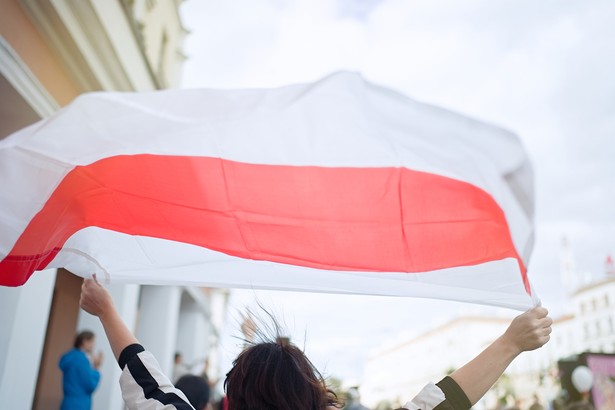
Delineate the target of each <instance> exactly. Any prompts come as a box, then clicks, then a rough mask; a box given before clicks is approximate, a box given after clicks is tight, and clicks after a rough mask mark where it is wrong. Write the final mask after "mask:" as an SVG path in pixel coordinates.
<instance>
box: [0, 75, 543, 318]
mask: <svg viewBox="0 0 615 410" xmlns="http://www.w3.org/2000/svg"><path fill="white" fill-rule="evenodd" d="M531 185H532V181H531V170H530V167H529V164H528V160H527V158H526V155H525V153H524V151H523V148H522V146H521V144H520V142H519V141H518V139H517V138H516V137H515V136H514V135H512V134H511V133H509V132H507V131H504V130H502V129H499V128H496V127H493V126H491V125H487V124H484V123H481V122H478V121H475V120H472V119H469V118H467V117H464V116H461V115H459V114H455V113H452V112H449V111H446V110H443V109H440V108H436V107H433V106H430V105H426V104H423V103H419V102H416V101H413V100H411V99H409V98H407V97H404V96H402V95H399V94H397V93H395V92H393V91H391V90H388V89H385V88H381V87H378V86H374V85H372V84H370V83H368V82H366V81H364V80H363V79H362V78H361V77H360V76H359V75H357V74H352V73H338V74H334V75H331V76H329V77H327V78H325V79H323V80H321V81H319V82H316V83H314V84H307V85H306V84H304V85H293V86H287V87H282V88H277V89H267V90H165V91H156V92H147V93H110V92H105V93H91V94H86V95H83V96H81V97H79V98H78V99H76V100H75V101H74V102H73V103H72V104H70V105H69V106H68V107H66V108H64V109H62V110H61V111H60V112H58V113H57V114H56V115H54V116H52V117H51V118H47V119H45V120H43V121H40V122H39V123H36V124H34V125H32V126H30V127H27V128H25V129H23V130H21V131H19V132H17V133H15V134H13V135H11V136H9V137H8V138H6V139H4V140H2V141H0V186H1V187H2V189H1V190H0V232H2V235H1V236H0V284H1V285H5V286H18V285H21V284H23V283H25V282H26V281H27V279H28V277H29V276H30V275H31V274H32V273H33V272H34V271H37V270H42V269H45V268H51V267H65V268H67V269H69V270H70V271H72V272H74V273H76V274H78V275H81V276H84V277H88V276H90V275H91V274H92V273H96V274H97V277H98V278H99V279H101V280H103V281H106V282H118V283H119V282H136V283H144V284H191V285H206V286H222V287H251V288H270V289H293V290H310V291H318V292H341V293H361V294H381V295H408V296H419V297H430V298H441V299H452V300H461V301H468V302H476V303H484V304H490V305H499V306H508V307H514V308H519V309H524V308H528V307H530V306H532V304H533V301H535V300H537V298H536V297H535V295H534V294H533V291H532V288H531V286H530V283H529V281H528V277H527V273H526V267H527V263H528V258H529V255H530V251H531V241H532V229H533V228H532V221H531V219H532V217H531V213H532V206H533V205H532V186H531Z"/></svg>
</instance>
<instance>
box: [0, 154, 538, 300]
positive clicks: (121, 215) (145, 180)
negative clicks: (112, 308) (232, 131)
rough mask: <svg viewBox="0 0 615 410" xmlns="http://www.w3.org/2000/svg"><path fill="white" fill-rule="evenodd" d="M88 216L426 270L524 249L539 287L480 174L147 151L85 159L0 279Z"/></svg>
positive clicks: (284, 255) (34, 261)
mask: <svg viewBox="0 0 615 410" xmlns="http://www.w3.org/2000/svg"><path fill="white" fill-rule="evenodd" d="M88 226H97V227H100V228H104V229H109V230H114V231H118V232H123V233H125V234H130V235H141V236H150V237H156V238H163V239H169V240H173V241H179V242H185V243H190V244H194V245H198V246H202V247H205V248H209V249H212V250H216V251H220V252H223V253H225V254H228V255H233V256H237V257H241V258H246V259H256V260H268V261H273V262H279V263H285V264H291V265H299V266H305V267H312V268H319V269H330V270H350V271H373V272H425V271H431V270H436V269H442V268H449V267H455V266H469V265H475V264H479V263H483V262H488V261H492V260H499V259H503V258H506V257H513V258H516V259H517V260H518V261H519V266H520V268H521V272H522V275H523V281H524V283H525V284H526V289H527V290H528V293H529V285H528V282H527V277H526V275H525V267H524V266H523V262H522V261H521V259H520V258H519V256H518V254H517V252H516V250H515V248H514V245H513V243H512V240H511V237H510V232H509V230H508V225H507V222H506V219H505V217H504V213H503V212H502V210H501V209H500V207H499V206H498V205H497V203H496V202H495V201H494V200H493V198H492V197H491V196H490V195H489V194H487V193H486V192H485V191H483V190H482V189H479V188H477V187H475V186H473V185H471V184H468V183H465V182H460V181H458V180H454V179H451V178H446V177H443V176H439V175H434V174H430V173H425V172H418V171H412V170H409V169H406V168H324V167H316V166H287V165H254V164H246V163H240V162H235V161H228V160H224V159H219V158H208V157H185V156H158V155H145V154H144V155H134V156H116V157H110V158H106V159H103V160H100V161H98V162H96V163H93V164H90V165H87V166H78V167H76V168H74V169H73V170H72V171H71V172H70V173H69V174H68V175H67V176H66V177H65V178H64V180H63V181H62V182H61V183H60V185H59V186H58V187H57V189H56V190H55V191H54V192H53V194H52V195H51V197H50V198H49V200H48V201H47V203H46V204H45V206H44V207H43V209H42V210H41V211H40V212H39V213H38V214H37V215H36V216H35V217H34V218H33V219H32V221H31V222H30V224H29V225H28V226H27V228H26V229H25V231H24V232H23V234H22V235H21V236H20V237H19V239H18V240H17V242H16V244H15V246H14V247H13V249H12V250H11V252H10V254H9V255H8V256H7V257H6V258H5V259H4V260H3V261H2V262H0V284H2V285H9V286H16V285H21V284H23V283H25V281H26V280H27V279H28V278H29V277H30V275H31V274H32V273H33V272H34V271H35V270H41V269H44V268H45V267H46V266H47V265H48V264H49V263H50V262H51V260H52V259H53V257H54V256H55V255H56V254H57V252H59V250H60V249H61V248H62V246H63V245H64V243H65V242H66V240H67V239H68V238H69V237H70V236H71V235H72V234H74V233H75V232H77V231H78V230H80V229H82V228H85V227H88Z"/></svg>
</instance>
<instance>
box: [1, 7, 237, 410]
mask: <svg viewBox="0 0 615 410" xmlns="http://www.w3.org/2000/svg"><path fill="white" fill-rule="evenodd" d="M180 4H181V1H179V0H158V1H156V0H79V1H76V0H0V138H5V137H6V136H8V135H9V134H11V133H12V132H14V131H16V130H18V129H20V128H23V127H24V126H26V125H29V124H31V123H34V122H36V121H37V120H39V119H41V118H44V117H46V116H49V115H51V114H53V113H54V112H55V111H56V110H58V109H60V108H61V107H62V106H64V105H66V104H68V103H70V102H71V101H72V100H73V99H74V98H76V97H77V96H78V95H79V94H81V93H84V92H89V91H101V90H105V91H150V90H155V89H160V88H166V87H177V86H178V85H179V82H180V69H181V63H182V62H183V60H184V58H185V57H184V55H183V53H182V42H183V39H184V37H185V35H186V34H187V30H186V29H185V28H184V27H183V26H182V22H181V19H180V15H179V12H178V9H179V7H180ZM80 286H81V279H80V278H78V277H76V276H74V275H72V274H71V273H69V272H67V271H65V270H62V269H59V270H57V271H56V270H46V271H41V272H37V273H36V274H34V275H33V276H32V278H31V279H30V280H29V281H28V283H26V284H25V285H24V286H22V287H19V288H5V287H0V403H2V405H0V407H2V408H14V409H25V408H34V409H48V408H58V407H59V404H60V401H61V399H62V386H61V379H62V374H61V372H60V370H59V368H58V360H59V357H60V355H61V354H62V353H63V352H65V351H67V350H69V349H70V348H71V346H72V343H73V340H74V337H75V335H76V333H77V332H78V331H80V330H84V329H89V330H92V331H94V333H95V334H96V335H97V343H96V345H97V347H96V349H97V350H99V349H100V350H102V351H103V353H104V356H105V360H104V362H103V365H102V367H101V369H100V370H101V374H102V378H101V382H100V385H99V387H98V389H97V390H96V392H95V394H94V400H93V408H94V409H118V410H119V409H122V408H123V402H122V399H121V395H120V391H119V385H118V382H117V380H118V378H119V374H120V369H119V367H118V366H117V364H116V363H115V360H114V358H113V354H112V352H111V350H110V348H109V345H108V343H107V341H106V339H105V337H104V332H103V329H102V327H101V326H100V323H99V322H98V320H97V319H95V318H94V317H92V316H90V315H88V314H86V313H84V312H83V311H81V310H80V309H79V293H80ZM109 290H110V291H111V294H112V296H113V298H114V300H115V302H116V305H117V307H118V310H119V311H120V313H121V315H122V317H123V319H124V320H125V322H126V323H127V324H128V326H129V327H131V328H132V330H133V331H134V332H135V333H136V335H137V337H138V338H139V339H140V340H141V341H142V342H143V343H144V344H145V345H147V346H148V349H150V350H151V351H152V352H153V353H154V354H155V355H156V357H157V358H158V359H159V360H160V362H161V365H162V367H163V369H164V370H165V371H166V372H168V374H169V375H170V374H171V373H172V368H173V356H174V353H175V352H176V351H179V352H181V353H182V355H183V357H184V360H185V361H186V362H188V363H196V364H198V363H203V364H204V362H205V359H208V360H209V371H210V372H211V374H210V376H211V377H212V378H216V377H217V376H218V375H217V374H216V366H217V344H218V333H219V329H220V327H221V326H222V323H223V320H224V312H225V306H226V300H227V293H226V292H225V291H222V290H215V289H202V288H195V287H156V286H139V285H112V286H110V288H109ZM197 367H198V366H197Z"/></svg>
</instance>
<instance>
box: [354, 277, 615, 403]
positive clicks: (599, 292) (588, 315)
mask: <svg viewBox="0 0 615 410" xmlns="http://www.w3.org/2000/svg"><path fill="white" fill-rule="evenodd" d="M614 302H615V276H613V274H612V273H611V274H608V273H607V274H605V275H604V277H603V278H602V279H599V280H596V281H594V282H592V283H589V284H585V285H583V286H582V287H580V288H578V289H577V290H576V291H574V292H573V293H572V294H571V295H570V299H569V306H571V307H572V311H571V313H569V314H566V315H564V316H562V317H559V318H557V319H556V320H555V321H554V324H553V333H552V334H551V340H550V342H549V343H547V344H546V345H545V346H544V347H543V348H541V349H539V350H535V351H533V352H526V353H523V354H522V355H520V356H519V357H518V358H517V359H516V360H515V361H514V362H513V363H512V364H511V365H510V366H509V368H508V369H507V371H506V373H505V375H506V376H505V377H503V378H502V379H501V381H500V382H499V383H497V384H496V385H495V386H494V388H493V389H492V391H491V392H490V393H489V394H487V395H486V396H485V398H484V400H482V401H481V402H480V403H479V404H477V405H476V406H475V408H479V409H480V408H492V407H493V406H494V405H495V403H496V400H497V398H498V397H501V396H503V395H506V394H507V393H512V395H514V397H516V398H517V399H518V400H520V402H521V404H522V407H524V408H525V407H529V405H530V404H531V403H532V399H533V396H534V394H537V395H538V396H539V397H540V398H541V399H542V400H543V402H544V403H546V402H547V401H550V400H552V399H554V398H555V397H556V396H557V394H558V393H559V390H560V385H559V380H558V374H557V361H558V360H560V359H564V358H567V357H570V356H573V355H577V354H580V353H583V352H594V353H615V327H614V323H615V309H614V306H613V303H614ZM511 319H512V316H511V318H510V319H501V318H493V317H459V318H457V319H454V320H452V321H450V322H448V323H446V324H444V325H442V326H440V327H438V328H436V329H434V330H431V331H429V332H426V333H424V334H422V335H420V336H418V337H415V338H411V339H408V340H405V341H401V342H399V343H396V344H394V345H391V346H388V347H383V348H382V349H380V350H379V351H377V352H375V353H374V354H373V355H372V356H371V357H370V359H369V361H368V363H367V366H366V368H365V373H364V379H363V384H362V386H361V393H362V397H363V398H364V402H365V403H366V404H368V405H372V406H375V405H376V404H377V403H379V402H380V401H383V400H389V401H390V400H397V401H398V403H403V402H404V401H405V400H408V399H409V398H411V397H412V396H413V395H414V394H416V393H417V392H418V391H419V390H420V389H421V387H422V386H424V385H425V384H426V383H427V382H429V381H437V380H439V379H440V378H441V377H442V376H443V375H445V374H447V373H448V372H450V371H451V370H452V369H456V368H458V367H459V366H461V365H463V364H464V363H466V362H468V361H469V360H470V359H471V358H473V357H474V356H476V355H477V354H478V353H479V352H481V351H482V350H483V349H484V348H485V347H486V346H487V345H489V344H490V343H492V342H493V341H494V340H495V339H496V338H497V337H498V336H499V335H501V334H502V333H503V332H504V330H505V329H506V328H507V326H508V324H509V323H510V320H511ZM510 404H512V403H510Z"/></svg>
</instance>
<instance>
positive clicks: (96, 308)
mask: <svg viewBox="0 0 615 410" xmlns="http://www.w3.org/2000/svg"><path fill="white" fill-rule="evenodd" d="M79 304H80V305H81V308H82V309H83V310H85V311H86V312H88V313H90V314H92V315H94V316H98V318H99V319H100V322H101V323H102V325H103V327H104V328H105V333H106V334H107V339H109V344H110V345H111V350H113V355H114V356H115V358H116V360H119V357H120V353H122V351H123V350H124V348H126V347H127V346H130V345H131V344H134V343H139V342H138V341H137V338H136V337H134V335H133V334H132V332H131V331H130V330H128V327H126V325H125V324H124V321H122V318H121V317H120V315H119V314H118V312H117V310H116V309H115V305H114V304H113V299H111V295H110V294H109V292H108V291H107V290H106V289H105V288H103V287H102V286H100V285H99V284H98V282H96V281H95V280H92V279H85V280H84V281H83V285H81V299H80V301H79Z"/></svg>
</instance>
